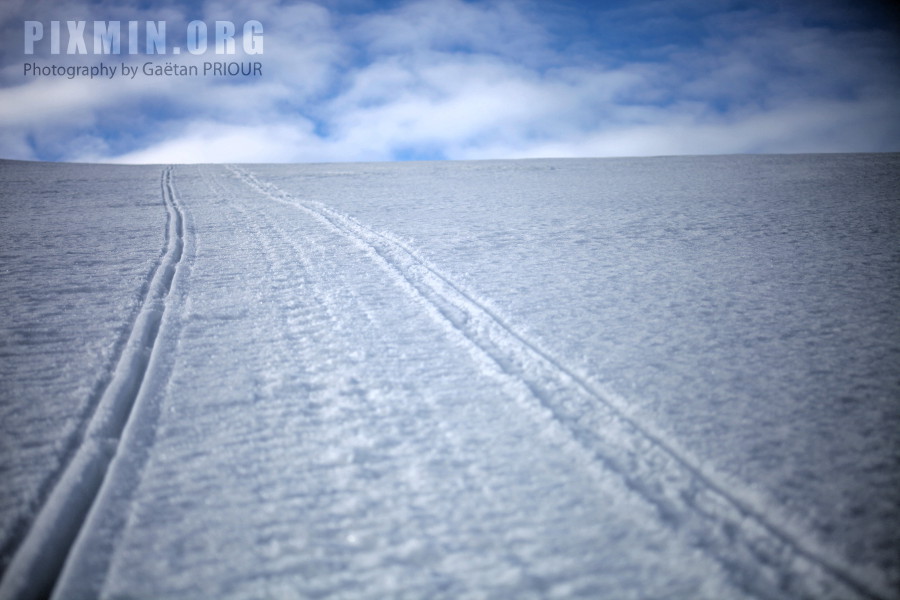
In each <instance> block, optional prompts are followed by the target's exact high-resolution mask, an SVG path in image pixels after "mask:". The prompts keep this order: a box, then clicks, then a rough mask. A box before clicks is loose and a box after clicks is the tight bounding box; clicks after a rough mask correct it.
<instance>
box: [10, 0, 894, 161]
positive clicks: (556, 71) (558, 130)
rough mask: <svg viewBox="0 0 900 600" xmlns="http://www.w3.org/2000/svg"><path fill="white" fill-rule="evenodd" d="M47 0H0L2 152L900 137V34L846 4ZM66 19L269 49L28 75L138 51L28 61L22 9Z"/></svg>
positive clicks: (131, 154) (828, 145) (783, 145)
mask: <svg viewBox="0 0 900 600" xmlns="http://www.w3.org/2000/svg"><path fill="white" fill-rule="evenodd" d="M140 5H141V6H146V3H140ZM60 6H61V5H59V4H58V3H53V5H52V6H51V4H49V3H44V2H37V3H34V4H31V3H29V4H28V5H25V4H24V3H21V2H20V3H19V4H18V5H16V4H13V5H7V6H6V8H4V9H0V10H2V12H0V34H2V35H3V39H4V40H6V41H5V42H3V46H2V48H3V55H2V61H0V69H2V70H0V82H2V87H0V155H2V156H4V157H8V158H40V159H53V160H59V159H64V160H89V161H118V162H207V161H210V162H214V161H241V162H252V161H264V162H279V161H339V160H392V159H405V158H488V157H510V158H512V157H533V156H609V155H620V156H621V155H654V154H683V153H691V154H698V153H722V152H817V151H825V152H829V151H883V150H900V75H898V74H900V69H898V68H897V67H898V62H900V60H898V56H900V52H898V47H900V44H898V39H897V34H896V30H893V29H891V28H890V27H887V26H885V24H884V23H880V24H879V23H878V22H877V21H874V20H873V19H872V16H871V13H867V12H864V11H862V10H861V9H858V8H854V7H853V6H851V5H850V4H849V3H847V4H842V3H839V2H832V3H827V2H826V3H818V4H817V5H816V7H812V6H811V5H807V4H805V3H802V2H795V3H790V2H788V3H772V4H765V3H761V4H760V3H757V4H756V5H755V8H747V7H744V8H741V6H740V5H739V4H738V3H732V2H729V1H727V0H721V1H718V0H716V1H714V0H696V1H690V0H680V1H678V2H675V1H672V2H663V3H657V2H619V3H617V6H616V7H615V8H607V9H603V8H583V7H581V6H579V5H577V4H575V3H571V2H569V3H567V2H562V1H560V2H556V3H548V2H534V1H531V0H520V1H514V0H508V1H502V0H497V1H492V0H485V1H480V2H464V1H463V0H411V1H406V2H393V3H389V4H387V5H385V4H382V3H372V2H320V3H314V2H303V3H296V4H290V5H284V4H282V3H279V2H276V1H274V0H268V1H263V2H246V1H245V2H207V3H205V4H203V5H202V6H200V5H195V6H191V5H185V4H179V3H161V4H159V5H157V6H153V7H150V8H143V9H141V8H138V3H137V2H135V3H134V5H133V6H128V5H127V4H126V5H122V4H121V3H116V5H113V4H112V3H111V2H110V3H103V2H101V3H96V2H91V3H87V2H76V1H72V2H71V3H70V5H69V6H68V7H67V8H65V9H63V8H61V7H60ZM71 15H74V17H70V16H71ZM67 18H83V19H87V20H93V19H100V20H112V19H121V20H122V21H127V20H164V19H165V20H167V23H168V26H169V27H171V28H173V29H175V30H178V29H180V30H183V29H184V27H185V26H186V24H187V22H188V21H190V20H192V19H201V20H205V21H206V22H209V23H212V22H213V21H215V20H230V21H233V22H236V23H243V22H244V21H246V20H249V19H256V20H259V21H260V22H262V23H263V24H264V26H265V53H264V54H263V55H261V56H260V55H256V56H249V55H247V56H245V55H241V54H240V52H239V54H238V55H236V56H235V57H230V58H229V59H228V60H236V61H249V60H258V61H260V62H261V63H262V66H263V75H262V77H259V78H245V77H168V78H159V77H157V78H152V77H136V78H135V79H133V80H130V81H129V80H122V79H112V80H106V81H103V80H85V79H73V80H67V79H65V78H47V77H38V78H28V77H25V76H23V74H22V68H23V67H22V65H23V62H24V61H26V59H27V60H33V61H35V62H38V63H40V64H52V63H54V62H56V63H61V62H63V61H67V60H70V59H78V60H80V61H81V62H82V63H84V64H96V63H99V62H100V61H101V60H103V59H106V62H111V63H121V62H122V61H123V60H125V61H127V62H128V63H129V64H132V65H136V64H140V63H141V62H143V61H144V60H145V59H144V58H140V59H138V57H127V56H125V55H123V56H121V57H112V58H113V60H112V61H110V60H109V59H110V58H111V57H109V56H91V55H88V56H79V57H66V56H62V55H57V56H50V55H48V54H47V53H46V50H44V52H43V53H42V54H38V55H36V56H35V57H24V56H23V53H22V47H21V43H22V42H21V40H22V31H21V27H22V21H23V20H24V19H36V20H43V21H44V22H47V21H49V20H51V19H67ZM10 40H12V41H13V42H15V43H11V42H10ZM238 45H240V42H238ZM153 59H154V60H155V62H163V60H165V61H169V62H172V63H174V64H197V65H200V64H201V63H202V62H203V61H204V60H207V61H208V60H216V59H217V58H215V57H209V56H206V57H203V56H193V55H190V54H187V53H184V54H180V55H177V56H175V55H168V56H165V57H153ZM218 59H221V58H218Z"/></svg>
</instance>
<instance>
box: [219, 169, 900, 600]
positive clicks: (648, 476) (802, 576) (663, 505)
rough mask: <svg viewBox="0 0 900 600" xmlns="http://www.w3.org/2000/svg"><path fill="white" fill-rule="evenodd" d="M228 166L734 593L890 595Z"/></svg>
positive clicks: (484, 320) (374, 250) (324, 214)
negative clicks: (579, 453) (333, 243)
mask: <svg viewBox="0 0 900 600" xmlns="http://www.w3.org/2000/svg"><path fill="white" fill-rule="evenodd" d="M228 168H229V169H230V171H231V172H232V173H233V174H234V175H235V176H236V177H238V178H239V179H240V180H241V181H243V182H244V183H245V184H246V185H248V186H249V187H250V188H252V189H255V190H256V191H258V192H260V193H261V194H263V195H264V196H267V197H269V198H270V199H272V200H274V201H277V202H281V203H285V204H288V205H291V206H294V207H296V208H298V209H300V210H303V211H305V212H306V213H308V214H310V215H311V216H313V217H315V218H316V219H317V220H319V221H320V222H321V223H323V224H324V225H325V226H327V227H329V228H331V229H332V230H334V231H335V232H337V233H339V234H341V235H343V236H346V237H347V238H348V239H349V240H350V241H352V242H354V243H355V244H356V245H357V246H358V247H360V248H362V249H363V250H365V251H366V252H367V253H368V254H369V255H370V256H372V257H373V258H374V259H375V262H376V263H378V264H380V266H381V267H382V268H383V269H384V270H386V271H387V272H388V273H391V274H394V275H395V276H396V277H397V279H398V281H399V282H400V284H401V286H402V287H404V288H405V289H406V290H407V293H408V294H409V295H410V296H411V297H412V298H413V299H414V300H420V301H424V302H425V303H426V304H427V305H428V306H430V307H431V308H432V310H431V311H429V312H431V314H432V315H433V317H435V318H436V319H437V320H439V321H440V322H442V324H443V325H444V326H445V328H447V329H448V331H449V332H450V333H454V334H456V335H459V336H461V337H462V338H463V341H464V343H467V344H469V345H470V346H471V347H473V349H475V350H476V351H478V352H479V353H481V354H482V355H483V356H484V357H485V358H486V359H487V360H489V361H490V362H491V363H493V365H494V366H495V367H496V368H498V369H499V370H500V371H502V372H503V373H505V374H506V375H508V376H509V377H510V378H512V379H513V380H515V381H517V382H520V383H522V384H524V386H525V387H527V389H528V391H529V392H530V394H531V396H533V398H534V399H536V400H537V401H538V402H539V404H540V405H541V406H542V407H543V408H544V409H545V410H546V411H547V412H548V413H549V415H548V418H550V419H553V420H555V421H556V422H558V423H559V424H561V425H562V426H563V427H564V428H565V429H566V430H567V431H568V432H569V434H570V435H571V436H572V437H573V438H574V439H575V440H576V441H577V443H578V444H579V445H581V446H582V447H583V448H584V449H585V450H586V451H588V452H589V453H590V455H591V456H593V457H594V458H595V459H596V460H597V461H599V462H600V463H601V464H602V465H603V466H605V467H606V468H607V469H609V470H610V471H612V472H614V473H615V474H617V475H618V476H619V477H621V478H623V479H624V480H625V482H626V484H627V486H628V487H629V488H630V489H631V490H633V491H634V492H635V493H637V494H639V495H640V496H642V497H643V498H644V499H646V500H647V501H649V502H650V503H652V504H653V505H654V506H655V507H656V509H657V511H658V514H659V516H660V519H661V521H662V522H663V523H665V524H666V525H668V526H669V527H670V528H671V529H673V530H674V531H676V532H678V533H679V534H680V535H684V536H686V538H687V539H688V540H689V541H690V542H691V543H692V544H693V545H695V546H696V547H698V548H701V549H703V550H704V551H706V552H707V553H708V554H709V555H711V556H712V557H714V558H715V559H716V560H717V561H719V562H720V563H721V564H722V565H723V567H724V568H725V569H726V571H727V573H728V574H729V576H730V577H731V578H732V580H733V581H734V582H735V584H736V585H738V586H740V587H742V588H744V589H746V590H748V591H750V592H751V593H754V594H756V595H758V596H760V597H763V598H770V597H792V598H817V599H818V598H835V599H843V598H854V597H860V598H887V597H889V596H890V593H889V592H887V591H886V588H885V586H884V585H882V584H879V583H873V582H870V581H864V580H863V578H862V577H860V576H858V575H856V574H854V573H853V572H852V571H851V570H850V569H849V568H848V567H845V566H843V565H841V564H839V562H837V561H835V560H834V559H832V558H829V557H826V556H824V555H823V554H822V553H821V552H817V551H816V550H815V549H813V548H812V547H811V545H810V544H808V543H806V542H804V541H803V540H802V539H800V537H799V536H797V535H794V534H791V533H789V532H788V531H787V529H786V528H785V527H782V526H779V525H778V524H777V523H775V522H773V521H772V520H771V519H769V518H767V517H766V516H765V515H764V514H763V512H762V511H761V510H759V509H757V508H754V506H753V505H752V503H751V502H749V501H747V500H744V499H742V498H741V497H739V496H738V495H736V494H735V493H733V492H732V491H729V490H728V489H727V488H726V486H725V485H723V484H720V483H718V482H717V481H716V478H715V477H714V476H712V475H710V474H708V473H706V472H704V470H702V469H701V468H700V467H699V466H697V464H696V461H694V460H692V459H691V458H689V457H688V456H687V455H686V453H684V452H683V451H680V450H679V449H677V448H675V447H674V446H673V445H672V444H670V443H669V442H667V441H666V440H664V439H662V438H661V437H660V436H659V435H657V434H655V433H654V432H653V431H652V430H651V429H650V428H649V427H648V426H646V425H643V424H642V423H640V422H639V421H638V420H636V419H635V418H634V417H632V416H630V415H629V414H628V412H627V409H626V408H625V407H624V403H623V402H622V401H621V400H620V399H618V398H616V397H615V396H614V395H613V394H611V393H609V392H607V391H605V390H603V389H601V388H599V387H597V386H596V385H594V384H593V383H591V382H590V381H589V380H588V378H586V377H584V376H582V375H579V374H578V373H577V372H576V371H575V370H574V369H571V368H569V367H567V366H566V365H565V364H564V363H563V362H561V361H560V360H558V359H556V358H555V357H553V356H552V355H551V354H550V353H548V352H546V351H544V350H542V349H541V348H540V347H538V346H537V345H536V344H535V343H533V342H531V341H530V340H528V339H527V338H526V337H525V336H523V335H522V334H520V333H518V332H517V331H516V330H515V329H514V328H512V327H511V326H510V325H508V324H507V323H506V321H505V319H503V318H501V317H500V316H499V315H498V314H497V313H496V312H495V311H493V310H491V309H490V308H489V307H487V306H486V305H485V304H484V303H483V302H480V301H478V300H477V299H475V297H474V296H473V295H472V294H470V293H467V292H466V291H465V290H464V289H463V288H462V287H461V286H460V285H458V284H456V283H454V282H453V281H452V279H450V278H449V277H447V276H446V275H443V274H442V273H441V272H440V271H439V270H438V269H437V268H435V267H434V266H432V265H431V264H429V262H428V261H427V260H425V259H423V258H422V257H420V256H419V254H418V253H417V252H416V250H414V249H412V248H410V247H408V246H407V245H406V244H405V243H403V242H402V241H400V240H398V239H396V238H395V237H393V236H391V235H390V234H385V233H380V232H377V231H374V230H372V229H370V228H368V227H366V226H365V225H363V224H361V223H359V222H357V221H356V220H355V219H353V218H352V217H349V216H346V215H343V214H341V213H338V212H336V211H335V210H333V209H330V208H328V207H326V206H325V205H323V204H320V203H317V202H310V201H301V200H299V199H297V198H295V197H293V196H291V195H290V194H288V193H286V192H284V191H282V190H280V189H279V188H277V187H276V186H274V185H273V184H271V183H268V182H264V181H261V180H260V179H259V178H257V177H256V176H255V175H254V174H253V173H251V172H249V171H247V170H245V169H242V168H238V167H235V166H229V167H228ZM295 250H297V248H296V247H295Z"/></svg>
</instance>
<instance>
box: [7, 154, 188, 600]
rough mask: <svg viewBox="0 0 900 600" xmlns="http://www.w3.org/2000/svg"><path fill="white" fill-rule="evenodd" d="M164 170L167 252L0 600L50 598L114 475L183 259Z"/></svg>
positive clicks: (180, 225) (177, 215)
mask: <svg viewBox="0 0 900 600" xmlns="http://www.w3.org/2000/svg"><path fill="white" fill-rule="evenodd" d="M172 171H173V169H172V167H168V168H166V169H164V170H163V173H162V176H161V183H160V187H161V195H162V201H163V203H164V205H165V207H166V212H167V223H166V237H165V246H164V251H163V253H162V254H161V256H160V259H159V262H158V263H157V265H156V267H155V268H154V269H153V270H152V271H151V273H150V274H149V276H148V279H147V282H146V284H145V286H144V297H143V299H142V302H141V308H140V310H139V312H138V315H137V317H136V319H135V320H134V322H133V323H132V324H131V328H130V331H129V332H128V334H127V341H126V342H125V343H124V346H123V348H122V349H121V353H120V354H119V356H118V360H117V362H116V363H115V364H114V365H113V366H112V368H111V372H110V375H109V377H108V382H107V384H106V387H105V389H104V390H103V391H102V395H101V396H100V399H99V402H98V403H97V405H96V407H95V408H94V410H93V414H92V415H91V417H90V421H89V422H88V424H87V426H86V427H85V428H84V430H83V432H82V433H81V436H80V440H77V441H76V442H75V443H74V444H73V447H74V449H73V450H72V451H71V456H70V457H69V459H68V464H66V466H65V468H64V470H63V471H62V473H61V475H60V476H59V478H58V481H57V482H56V484H55V486H54V487H53V489H52V491H51V492H50V494H49V495H48V496H47V498H46V500H45V501H44V503H43V505H42V506H41V508H40V510H39V512H38V514H37V516H36V517H35V519H34V521H33V522H32V524H31V527H30V529H29V530H28V532H27V534H26V535H25V538H24V540H23V541H22V543H21V544H20V545H19V547H18V550H17V551H16V553H15V555H14V556H13V559H12V561H11V563H10V565H9V568H8V569H7V571H6V573H5V575H4V578H3V580H2V582H0V600H6V599H14V598H15V599H19V600H27V599H32V598H33V599H38V598H46V597H48V596H49V595H50V593H51V591H52V589H53V587H54V585H55V583H56V581H57V579H58V577H59V575H60V572H61V570H62V569H63V566H64V564H65V563H66V560H67V558H68V557H69V554H70V549H71V548H72V545H73V543H75V540H76V538H77V536H78V534H79V531H80V530H81V529H82V526H83V524H84V523H85V519H86V518H87V516H88V514H89V512H90V511H91V507H92V506H93V504H94V502H95V499H96V498H97V496H98V493H99V492H100V490H101V486H102V485H103V483H104V481H105V479H106V477H107V473H108V472H109V469H110V464H111V463H112V461H113V459H114V457H115V456H116V453H117V450H118V448H119V446H120V441H121V439H122V436H123V430H125V428H126V425H127V424H128V423H129V419H130V417H131V415H132V414H133V412H134V409H135V405H136V401H137V399H138V397H139V394H140V391H141V389H142V386H143V385H144V382H145V379H146V376H147V372H148V365H149V364H150V361H151V358H152V356H153V352H154V346H155V343H156V340H157V338H158V336H159V333H160V325H161V322H162V317H163V314H164V312H165V309H166V304H167V302H166V299H167V297H168V295H169V292H170V290H171V288H172V282H173V279H174V276H175V272H176V268H177V266H178V264H179V262H180V260H181V257H182V254H183V252H184V216H183V213H182V210H181V207H180V206H179V203H178V201H177V199H176V195H175V190H174V186H173V183H172Z"/></svg>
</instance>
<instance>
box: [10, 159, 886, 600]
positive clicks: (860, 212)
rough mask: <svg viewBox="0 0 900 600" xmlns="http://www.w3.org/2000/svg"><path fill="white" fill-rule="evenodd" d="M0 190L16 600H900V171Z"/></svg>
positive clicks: (838, 164) (665, 165) (688, 168)
mask: <svg viewBox="0 0 900 600" xmlns="http://www.w3.org/2000/svg"><path fill="white" fill-rule="evenodd" d="M0 181H2V184H3V185H2V188H0V189H2V192H0V194H2V203H0V233H2V235H3V239H4V244H3V246H2V248H0V274H2V276H0V310H2V311H3V312H2V320H0V352H2V360H0V411H2V412H0V414H2V423H3V425H2V426H3V433H2V437H0V444H2V446H0V478H2V480H3V481H4V486H3V487H2V489H0V574H2V579H0V598H2V599H6V598H46V597H53V598H120V597H139V598H144V597H146V598H198V597H217V598H219V597H220V598H297V597H330V596H337V597H346V598H512V597H514V598H685V599H687V598H711V599H712V598H715V599H721V598H835V599H843V598H898V597H900V596H898V592H897V590H898V589H900V560H898V557H897V553H896V547H897V537H896V531H900V497H898V494H900V439H898V436H897V435H896V432H897V431H900V379H898V378H897V373H898V368H900V321H898V320H897V319H896V306H897V303H898V300H900V248H898V246H897V243H896V240H897V239H900V155H893V154H880V155H862V154H860V155H796V156H731V157H684V158H658V159H595V160H587V159H578V160H535V161H483V162H444V163H393V164H341V165H235V166H227V165H177V166H138V167H126V166H106V165H67V164H42V163H27V162H13V161H0Z"/></svg>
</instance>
